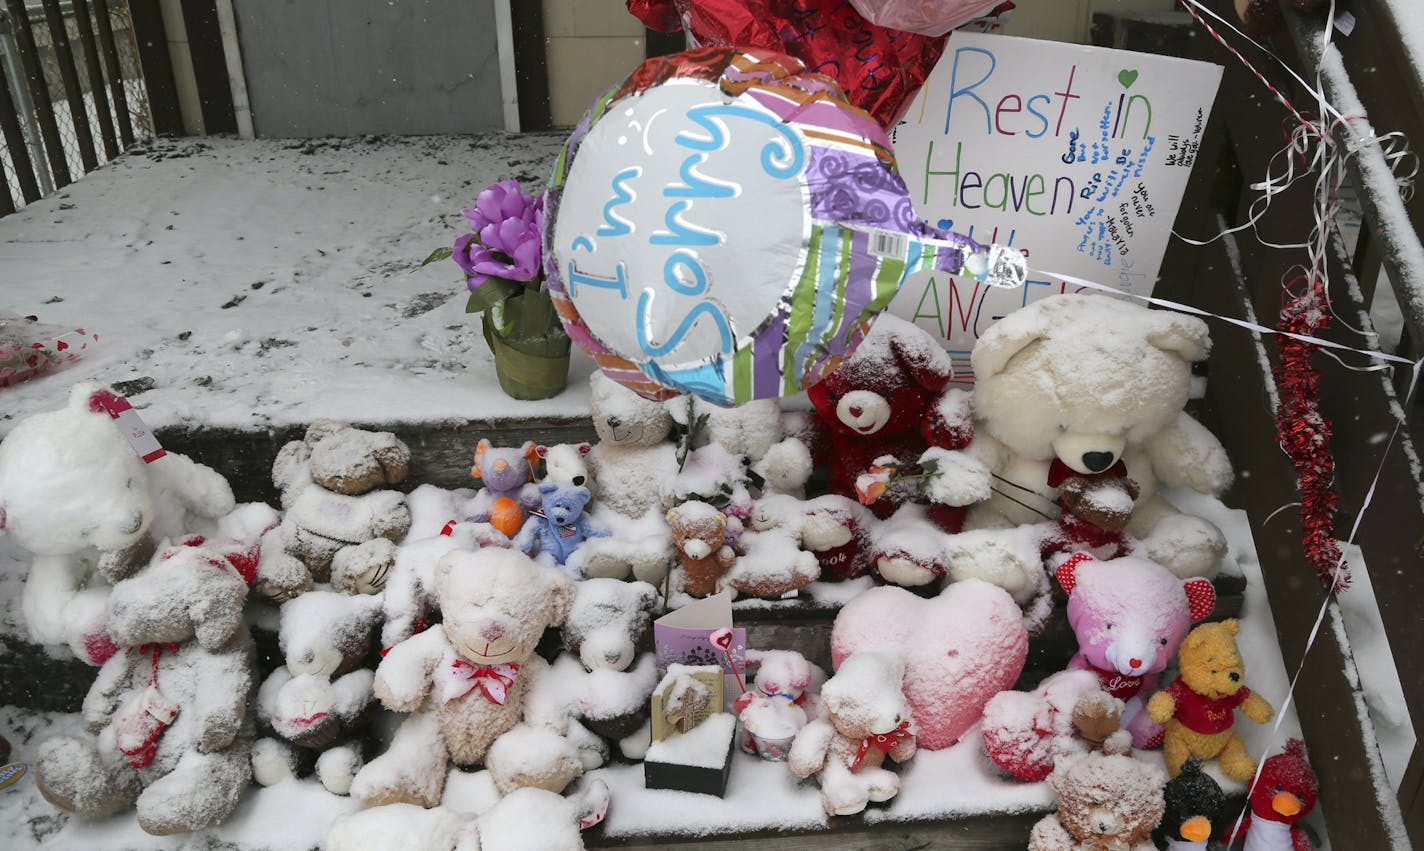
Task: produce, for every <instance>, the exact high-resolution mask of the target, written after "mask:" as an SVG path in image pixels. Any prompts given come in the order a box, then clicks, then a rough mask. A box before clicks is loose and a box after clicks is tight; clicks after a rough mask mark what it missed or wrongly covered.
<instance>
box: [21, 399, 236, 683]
mask: <svg viewBox="0 0 1424 851" xmlns="http://www.w3.org/2000/svg"><path fill="white" fill-rule="evenodd" d="M121 403H122V399H121V398H120V397H118V396H116V395H115V394H113V393H111V392H110V391H108V390H103V389H99V388H97V387H95V386H94V385H92V384H78V385H75V386H74V387H73V388H72V389H71V390H70V393H69V402H68V404H67V405H66V406H65V407H64V408H61V409H59V410H56V411H47V412H44V413H40V414H35V415H33V416H31V417H28V418H26V419H25V420H22V421H21V422H19V423H17V424H16V425H15V427H14V429H13V430H12V431H11V432H10V434H9V436H7V437H6V438H5V440H4V442H0V534H3V533H8V534H9V535H11V536H12V537H13V539H14V540H15V542H16V543H17V544H19V545H20V547H22V548H23V549H25V550H28V551H29V552H30V553H32V554H33V556H34V558H33V560H32V561H31V562H30V570H29V575H28V578H27V579H26V581H25V596H24V603H23V611H24V615H25V624H26V626H27V627H28V628H29V632H30V637H31V638H32V639H34V640H35V641H36V642H39V643H41V644H68V645H69V647H70V649H71V650H72V651H73V652H74V655H75V656H77V657H78V658H79V659H81V660H83V661H85V662H88V663H90V664H92V665H98V664H101V663H102V662H103V661H104V660H105V659H106V658H108V655H107V654H109V653H112V652H113V644H112V642H110V641H109V640H108V638H107V637H106V635H105V633H104V627H103V620H104V601H105V598H106V596H107V594H108V585H109V583H112V582H115V581H118V580H120V579H123V578H124V577H125V576H128V575H129V574H130V573H132V572H133V571H134V570H137V569H138V568H139V567H141V566H143V565H144V564H146V563H147V561H148V557H149V555H151V554H152V552H153V546H154V542H155V541H156V540H158V539H160V538H165V537H170V536H175V535H181V534H186V533H189V532H210V531H213V530H212V526H213V522H214V521H215V520H216V519H217V518H219V517H222V516H223V515H225V514H227V513H228V512H230V511H232V510H233V496H232V489H231V488H230V487H228V483H227V480H226V479H224V478H223V477H222V476H221V475H219V474H218V473H216V472H214V471H213V470H211V469H209V468H208V467H205V466H203V465H202V464H196V463H194V462H193V461H191V460H189V459H188V458H186V457H185V456H183V455H180V454H178V453H176V452H169V453H167V454H165V455H164V456H163V457H160V458H157V459H154V460H153V461H151V462H150V463H144V461H143V459H141V458H139V456H138V455H137V454H136V453H135V452H134V449H133V447H132V446H130V444H129V442H128V441H127V440H126V439H125V438H124V436H123V434H122V433H121V432H120V431H119V427H118V426H117V425H116V424H115V422H114V420H113V418H112V417H111V416H110V415H109V413H108V411H109V410H110V409H113V410H119V409H120V408H121V407H125V406H126V403H122V404H121Z"/></svg>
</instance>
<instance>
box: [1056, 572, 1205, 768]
mask: <svg viewBox="0 0 1424 851" xmlns="http://www.w3.org/2000/svg"><path fill="white" fill-rule="evenodd" d="M1057 576H1058V584H1059V585H1061V586H1062V587H1063V590H1064V591H1065V592H1067V594H1068V625H1069V626H1070V627H1072V629H1073V634H1074V636H1075V637H1076V638H1077V639H1078V652H1077V653H1076V654H1074V656H1073V658H1072V659H1071V660H1069V662H1068V667H1069V668H1070V669H1076V670H1087V671H1091V672H1093V673H1094V674H1096V675H1097V677H1098V681H1099V684H1100V687H1101V688H1102V689H1103V690H1104V691H1106V692H1108V693H1109V694H1111V695H1112V696H1113V697H1115V698H1117V699H1119V700H1121V701H1123V702H1124V703H1125V704H1126V706H1125V708H1124V710H1123V718H1122V723H1123V726H1124V727H1125V728H1127V730H1128V731H1129V732H1131V733H1132V744H1133V746H1134V747H1138V748H1146V747H1155V746H1156V745H1158V744H1159V743H1160V742H1161V738H1162V727H1161V726H1160V725H1158V724H1154V723H1153V722H1152V721H1151V720H1150V719H1149V718H1148V717H1147V713H1146V712H1144V711H1143V709H1144V707H1145V706H1146V704H1147V698H1149V697H1151V695H1152V693H1153V692H1154V691H1156V690H1157V678H1158V676H1159V675H1160V674H1161V673H1162V671H1163V670H1165V669H1166V667H1167V664H1168V663H1169V662H1171V661H1172V660H1173V659H1174V658H1176V655H1177V649H1178V648H1179V647H1181V646H1182V640H1183V639H1185V638H1186V637H1187V631H1188V630H1190V629H1191V628H1192V624H1193V623H1194V622H1197V621H1200V620H1201V619H1203V618H1205V617H1206V616H1207V615H1209V614H1211V610H1212V608H1213V607H1214V606H1215V605H1216V589H1214V588H1213V587H1212V584H1211V583H1210V582H1208V581H1207V580H1205V579H1200V578H1197V579H1188V580H1185V581H1183V580H1181V579H1178V578H1177V577H1176V576H1174V575H1173V574H1172V572H1171V571H1169V570H1167V569H1166V568H1165V567H1162V566H1161V565H1159V564H1156V563H1154V562H1151V561H1148V560H1147V559H1144V558H1138V557H1136V556H1123V557H1122V558H1118V559H1113V560H1112V561H1096V560H1094V559H1091V558H1088V557H1087V556H1086V555H1081V556H1074V557H1072V558H1070V559H1068V561H1066V562H1064V563H1063V564H1062V565H1061V566H1060V567H1059V568H1058V571H1057Z"/></svg>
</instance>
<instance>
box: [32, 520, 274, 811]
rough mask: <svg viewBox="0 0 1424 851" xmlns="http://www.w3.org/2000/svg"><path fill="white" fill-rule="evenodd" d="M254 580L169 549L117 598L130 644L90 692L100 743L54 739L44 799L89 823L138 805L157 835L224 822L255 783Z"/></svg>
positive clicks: (112, 613)
mask: <svg viewBox="0 0 1424 851" xmlns="http://www.w3.org/2000/svg"><path fill="white" fill-rule="evenodd" d="M246 599H247V582H246V581H245V580H244V579H243V578H242V577H241V576H240V575H239V574H238V572H237V570H236V568H234V567H233V566H232V564H231V563H230V562H229V561H227V560H226V559H225V558H222V557H221V556H219V555H217V554H215V553H213V552H212V551H210V550H207V549H205V548H203V547H167V548H164V549H163V550H160V551H159V552H158V553H156V554H155V555H154V557H153V560H152V561H151V562H150V563H149V565H148V566H147V567H145V568H144V569H142V570H141V571H139V572H138V573H137V574H135V575H134V576H132V577H130V578H128V579H125V580H122V581H120V582H119V583H117V584H116V585H114V588H113V590H112V592H110V595H109V605H108V610H109V620H108V623H109V633H110V634H111V635H112V636H113V638H114V640H115V641H116V642H117V643H118V644H119V645H120V646H121V647H123V648H124V649H122V650H120V651H119V652H118V653H116V654H114V656H113V657H111V658H110V659H109V661H108V662H105V663H104V666H103V667H102V668H100V669H99V676H98V677H97V678H96V679H95V681H94V685H93V686H92V687H91V688H90V689H89V693H88V695H87V696H85V698H84V706H83V717H84V722H85V727H86V728H87V729H88V731H89V732H90V733H92V734H95V737H94V738H75V737H69V736H65V737H61V738H57V739H51V740H50V741H48V742H45V743H44V745H42V746H41V748H40V755H39V760H38V763H37V764H36V774H37V784H38V786H39V789H40V792H41V794H43V795H44V797H45V798H46V799H47V800H48V801H49V802H50V803H52V804H54V805H55V806H56V807H59V808H60V809H62V810H66V811H68V812H72V813H76V814H78V815H80V816H84V817H86V818H100V817H103V816H108V815H112V814H114V813H117V812H120V811H122V810H125V809H127V808H129V807H135V806H136V808H137V813H138V822H139V825H140V826H141V827H142V828H143V829H144V830H146V831H148V832H149V833H152V834H159V835H164V834H171V833H182V832H186V831H193V830H201V829H203V828H207V827H212V826H213V825H216V824H219V823H221V822H222V821H223V820H224V819H226V818H227V816H228V815H229V814H230V813H231V812H232V810H233V808H234V807H236V806H237V801H238V797H239V796H240V795H241V793H242V791H243V790H244V789H245V788H246V787H247V785H248V784H249V783H250V782H251V777H252V775H251V766H250V764H249V762H248V753H249V750H250V748H251V745H252V734H253V724H252V718H251V716H250V715H249V714H248V712H247V707H248V702H249V701H250V700H251V697H252V686H253V681H254V679H255V671H254V669H253V666H254V659H253V646H252V637H251V635H250V634H249V633H248V631H247V626H246V624H245V623H244V622H243V604H244V602H245V601H246Z"/></svg>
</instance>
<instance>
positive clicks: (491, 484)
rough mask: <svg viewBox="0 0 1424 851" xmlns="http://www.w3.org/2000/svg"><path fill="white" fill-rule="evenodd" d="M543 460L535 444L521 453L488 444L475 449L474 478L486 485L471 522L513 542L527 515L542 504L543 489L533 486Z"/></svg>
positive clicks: (478, 496)
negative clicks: (500, 533)
mask: <svg viewBox="0 0 1424 851" xmlns="http://www.w3.org/2000/svg"><path fill="white" fill-rule="evenodd" d="M538 464H539V456H538V454H537V453H535V451H534V441H532V440H526V441H524V445H523V446H521V447H519V448H518V449H495V448H494V447H492V446H491V445H490V442H489V441H488V440H481V441H480V442H479V445H477V446H476V447H475V464H474V466H473V467H471V468H470V475H472V476H474V477H475V478H477V479H479V480H480V481H481V482H483V483H484V487H483V488H481V489H480V492H479V493H477V494H475V502H474V506H473V512H472V513H471V515H470V518H469V519H471V520H475V521H478V522H481V523H489V524H490V525H491V526H493V527H494V528H496V529H498V530H499V531H501V532H503V533H504V534H505V535H506V536H508V537H510V538H513V537H514V536H515V535H517V534H519V530H520V528H521V527H522V526H523V525H524V517H525V514H526V513H527V511H528V510H529V509H531V508H533V507H534V506H536V505H538V504H539V489H538V488H537V487H535V486H534V484H532V482H531V480H532V479H533V478H534V468H535V467H536V466H538Z"/></svg>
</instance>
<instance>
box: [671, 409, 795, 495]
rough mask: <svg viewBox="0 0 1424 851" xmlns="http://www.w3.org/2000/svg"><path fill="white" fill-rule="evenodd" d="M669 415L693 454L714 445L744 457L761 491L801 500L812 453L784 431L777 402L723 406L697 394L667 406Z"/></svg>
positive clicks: (784, 422)
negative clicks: (758, 481) (732, 406)
mask: <svg viewBox="0 0 1424 851" xmlns="http://www.w3.org/2000/svg"><path fill="white" fill-rule="evenodd" d="M666 405H667V409H668V413H669V414H670V415H671V416H672V418H673V421H674V422H675V423H676V424H677V426H678V428H679V429H680V430H682V431H683V432H684V433H685V434H686V436H687V438H686V439H687V448H688V449H689V450H691V451H693V452H695V451H696V450H698V449H701V448H703V447H705V446H718V447H720V448H721V449H722V450H723V451H725V452H726V453H728V454H729V455H733V456H737V457H739V458H741V459H742V461H743V463H745V464H746V465H747V468H748V469H749V470H750V471H751V472H752V473H753V474H754V475H755V476H756V477H757V478H758V479H760V488H761V490H762V491H763V492H764V493H782V494H791V495H794V496H803V495H804V492H805V488H806V480H807V479H809V478H810V477H811V470H812V458H811V450H810V449H809V448H808V447H807V446H806V444H805V442H804V441H802V440H801V439H800V438H798V437H796V436H795V435H794V434H791V433H790V432H789V430H788V428H787V421H788V419H792V420H794V419H795V418H794V417H790V418H788V417H787V416H785V415H783V414H782V412H781V405H780V403H779V402H778V401H777V400H775V399H757V400H754V401H751V402H746V403H744V404H741V405H738V406H736V407H734V408H723V407H719V406H717V405H713V404H711V403H710V402H707V401H704V400H702V399H699V398H697V397H695V396H679V397H677V398H674V399H670V400H668V401H667V402H666Z"/></svg>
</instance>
